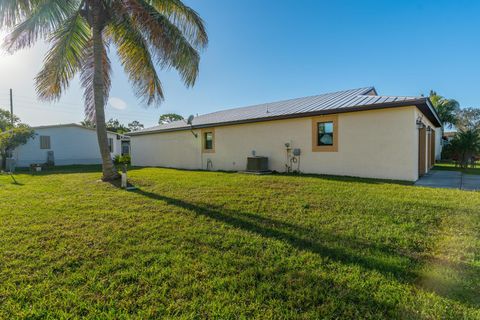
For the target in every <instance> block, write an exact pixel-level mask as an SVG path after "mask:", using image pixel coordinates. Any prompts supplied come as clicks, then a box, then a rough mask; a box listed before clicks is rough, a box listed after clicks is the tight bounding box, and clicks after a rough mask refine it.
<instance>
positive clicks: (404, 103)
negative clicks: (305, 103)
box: [128, 98, 441, 136]
mask: <svg viewBox="0 0 480 320" xmlns="http://www.w3.org/2000/svg"><path fill="white" fill-rule="evenodd" d="M421 105H427V106H431V104H430V105H429V104H428V102H427V99H426V98H420V99H412V100H408V101H396V102H388V103H382V104H373V105H363V106H355V107H351V108H337V109H331V110H321V111H314V112H304V113H295V114H288V115H280V116H272V117H262V118H253V119H244V120H236V121H227V122H219V123H209V124H203V125H193V126H184V127H178V128H168V129H157V130H150V131H144V132H142V131H138V132H130V133H128V135H129V136H140V135H147V134H154V133H163V132H174V131H184V130H191V129H202V128H210V127H218V126H228V125H235V124H243V123H254V122H265V121H273V120H283V119H294V118H305V117H312V116H319V115H326V114H334V113H347V112H357V111H367V110H377V109H386V108H397V107H407V106H416V107H417V108H419V109H420V110H421V111H422V112H423V110H422V108H420V106H421ZM424 113H425V112H424ZM431 114H432V115H433V116H434V119H435V120H437V122H438V123H437V124H435V125H438V126H441V122H440V119H438V116H437V114H436V112H435V111H431ZM427 116H428V115H427ZM431 120H433V119H431ZM433 122H435V121H432V123H433Z"/></svg>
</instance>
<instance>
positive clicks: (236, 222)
mask: <svg viewBox="0 0 480 320" xmlns="http://www.w3.org/2000/svg"><path fill="white" fill-rule="evenodd" d="M133 192H134V193H136V194H138V195H141V196H144V197H148V198H150V199H153V200H158V201H163V202H166V203H167V204H169V205H173V206H176V207H179V208H182V209H185V210H189V211H192V212H194V213H195V214H197V215H202V216H205V217H208V218H210V219H214V220H216V221H219V222H222V223H226V224H228V225H230V226H232V227H235V228H239V229H242V230H245V231H248V232H253V233H256V234H258V235H261V236H262V237H265V238H269V239H274V240H280V241H283V242H285V243H287V244H289V245H291V246H292V247H294V248H296V249H298V250H301V251H308V252H312V253H315V254H318V255H320V256H321V257H323V258H328V259H331V260H332V261H337V262H341V263H343V264H350V265H357V266H360V267H362V268H364V269H366V270H370V271H374V272H379V273H382V274H383V275H386V276H390V277H393V278H394V279H396V280H397V281H399V282H401V283H404V284H410V285H416V286H420V287H423V286H421V282H419V281H418V277H419V274H418V272H417V270H419V268H420V267H421V265H422V264H423V263H425V261H422V260H421V259H420V258H419V256H420V254H415V253H406V252H401V250H398V248H393V247H388V246H384V245H381V244H372V243H368V242H366V241H363V242H362V241H358V240H357V239H353V238H346V237H342V236H340V235H334V234H319V233H318V232H315V231H314V230H309V229H307V228H304V227H301V226H298V225H294V224H291V223H286V222H282V221H278V220H274V219H271V218H268V217H266V216H260V215H258V214H253V213H245V212H238V211H233V210H229V209H225V208H215V207H212V206H204V205H198V204H193V203H189V202H186V201H183V200H180V199H175V198H171V197H167V196H164V195H160V194H156V193H152V192H148V191H144V190H141V189H137V190H135V191H133ZM455 268H458V269H463V270H468V272H466V273H465V274H466V275H467V274H468V275H470V276H471V277H473V279H478V278H480V270H479V268H474V267H471V266H469V265H466V264H462V265H461V266H460V265H459V264H456V266H455ZM468 280H469V279H464V281H462V283H448V285H449V286H450V287H451V289H450V290H448V289H445V287H443V288H442V290H436V288H435V287H433V288H432V287H431V286H427V287H423V288H424V289H427V290H429V291H434V292H436V293H437V294H439V295H442V296H444V297H447V298H450V299H454V300H458V301H459V302H462V303H467V304H470V305H473V306H478V305H480V301H478V299H475V298H473V299H471V298H466V297H475V295H476V294H475V292H474V291H475V290H476V288H472V287H471V285H470V286H469V285H468ZM445 284H447V282H445ZM459 288H461V289H459ZM459 291H461V292H462V294H461V295H458V292H459Z"/></svg>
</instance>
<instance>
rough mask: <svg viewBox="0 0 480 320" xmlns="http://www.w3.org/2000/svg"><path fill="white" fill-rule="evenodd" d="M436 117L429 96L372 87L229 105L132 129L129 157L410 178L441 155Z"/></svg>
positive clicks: (194, 165) (195, 165)
mask: <svg viewBox="0 0 480 320" xmlns="http://www.w3.org/2000/svg"><path fill="white" fill-rule="evenodd" d="M441 126H442V124H441V122H440V119H439V117H438V115H437V113H436V111H435V109H434V108H433V107H432V105H431V103H430V101H429V99H428V98H425V97H399V96H379V95H378V94H377V92H376V90H375V88H373V87H369V88H361V89H353V90H347V91H341V92H334V93H327V94H322V95H318V96H312V97H306V98H298V99H292V100H287V101H280V102H274V103H266V104H261V105H255V106H250V107H243V108H235V109H230V110H224V111H219V112H214V113H210V114H205V115H201V116H199V117H196V118H194V119H193V121H192V122H191V123H190V124H187V123H186V122H185V121H176V122H173V123H170V124H165V125H160V126H157V127H153V128H148V129H145V130H142V131H139V132H135V133H131V134H130V136H131V142H132V163H133V164H134V165H136V166H162V167H174V168H184V169H208V170H234V171H242V170H246V168H247V158H249V157H250V158H252V156H263V157H266V158H268V169H269V170H275V171H279V172H285V171H299V172H303V173H316V174H329V175H345V176H357V177H367V178H382V179H398V180H409V181H415V180H417V179H418V177H419V176H421V175H423V174H425V173H426V172H428V170H429V169H430V168H431V167H432V166H433V164H434V162H435V159H438V158H439V156H440V151H441V150H440V149H441V143H440V139H441Z"/></svg>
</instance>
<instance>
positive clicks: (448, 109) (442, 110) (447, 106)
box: [429, 90, 460, 128]
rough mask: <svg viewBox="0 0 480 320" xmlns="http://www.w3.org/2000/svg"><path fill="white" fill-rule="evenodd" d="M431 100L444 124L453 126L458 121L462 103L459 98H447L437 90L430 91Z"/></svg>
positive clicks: (449, 126)
mask: <svg viewBox="0 0 480 320" xmlns="http://www.w3.org/2000/svg"><path fill="white" fill-rule="evenodd" d="M429 98H430V101H431V102H432V104H433V106H434V107H435V109H436V110H437V113H438V116H439V118H440V120H441V121H442V123H443V125H444V126H446V127H448V128H451V127H452V126H454V125H455V124H456V123H457V113H458V112H459V111H460V104H459V103H458V101H457V100H454V99H446V98H444V97H442V96H440V95H438V94H437V93H436V92H435V91H433V90H431V91H430V96H429Z"/></svg>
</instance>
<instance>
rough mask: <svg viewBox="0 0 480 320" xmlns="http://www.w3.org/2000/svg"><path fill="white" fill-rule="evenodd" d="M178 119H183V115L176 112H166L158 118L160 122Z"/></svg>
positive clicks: (164, 122)
mask: <svg viewBox="0 0 480 320" xmlns="http://www.w3.org/2000/svg"><path fill="white" fill-rule="evenodd" d="M177 120H183V117H182V116H181V115H179V114H176V113H165V114H162V115H161V116H160V118H159V119H158V124H166V123H170V122H173V121H177Z"/></svg>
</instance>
